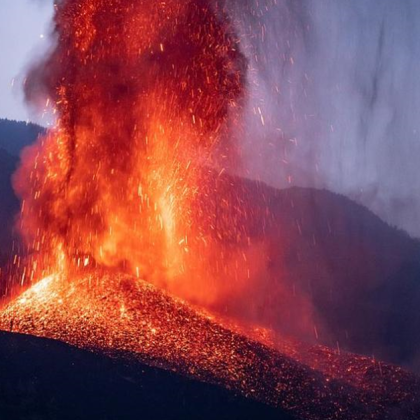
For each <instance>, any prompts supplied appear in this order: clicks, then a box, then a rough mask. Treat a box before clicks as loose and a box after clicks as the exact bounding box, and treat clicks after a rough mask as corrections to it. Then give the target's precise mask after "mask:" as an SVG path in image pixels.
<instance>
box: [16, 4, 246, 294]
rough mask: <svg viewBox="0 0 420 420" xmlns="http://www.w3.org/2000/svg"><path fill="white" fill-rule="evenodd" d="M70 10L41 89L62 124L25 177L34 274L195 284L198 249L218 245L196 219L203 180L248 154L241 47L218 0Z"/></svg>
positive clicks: (32, 80)
mask: <svg viewBox="0 0 420 420" xmlns="http://www.w3.org/2000/svg"><path fill="white" fill-rule="evenodd" d="M56 9H57V10H56V18H55V22H56V31H55V37H56V48H55V49H54V51H53V52H52V53H51V55H50V56H49V57H48V58H47V59H46V60H45V62H43V63H41V64H40V65H39V66H37V68H35V69H34V70H33V71H32V72H31V74H30V76H29V80H28V82H27V94H28V97H29V99H30V100H33V101H37V100H39V99H40V98H43V97H45V98H48V99H52V103H54V113H56V114H57V118H58V123H57V128H56V129H55V130H53V131H52V132H51V133H50V134H49V135H48V136H47V137H46V138H43V139H42V140H41V141H40V143H39V144H38V145H36V146H35V147H33V148H32V149H31V150H29V151H27V152H26V156H25V157H24V163H23V165H22V167H21V169H20V171H19V173H18V174H17V176H16V186H17V190H18V192H19V194H20V195H21V197H22V200H23V202H24V206H23V208H22V217H21V229H22V231H23V232H24V234H25V236H26V238H27V240H28V243H29V246H30V248H31V249H33V250H34V251H35V252H37V253H39V254H41V255H40V256H39V257H36V258H35V260H34V262H33V265H32V267H31V268H30V269H29V271H28V273H29V277H30V278H31V279H34V278H37V277H39V276H42V275H43V274H47V273H48V272H51V271H54V270H56V269H57V267H58V269H59V270H63V269H64V267H66V269H69V270H71V269H73V268H77V267H83V266H87V265H92V264H94V265H96V264H98V265H105V266H109V267H117V266H120V267H124V269H126V270H128V271H129V272H131V273H133V274H135V275H137V276H140V277H142V278H147V279H148V280H150V281H154V282H158V283H160V284H163V283H165V282H168V281H171V282H177V281H179V282H181V281H182V280H179V278H180V277H183V276H184V275H185V274H186V272H187V271H190V270H191V269H190V268H189V267H192V266H193V265H194V263H193V261H187V260H188V258H187V257H188V254H191V253H192V251H191V250H190V249H191V248H194V246H198V244H200V243H203V244H204V246H207V243H206V237H205V235H204V234H203V233H202V232H201V229H200V227H197V224H196V220H197V215H195V214H193V210H192V202H193V201H194V200H195V198H196V196H197V195H198V193H199V190H200V188H202V187H203V185H202V184H201V182H200V179H201V178H202V172H203V170H206V168H209V167H211V168H217V169H218V170H223V168H224V166H226V165H228V164H229V163H231V161H232V159H234V155H235V151H234V145H233V144H230V143H229V129H230V128H231V126H233V125H235V119H236V117H235V115H236V114H238V112H239V111H238V110H239V108H240V102H241V100H242V98H243V96H244V90H245V76H246V63H245V60H244V57H243V56H242V54H241V52H240V50H239V43H238V40H237V39H236V37H235V35H234V33H233V32H232V28H231V26H230V24H229V21H228V20H227V17H226V16H225V14H224V11H223V9H221V7H220V6H216V5H215V6H210V4H208V2H206V1H188V2H178V1H169V2H168V1H167V2H146V1H136V2H133V1H121V0H118V1H112V2H108V1H107V2H102V1H97V0H86V1H84V0H83V1H76V2H74V1H72V2H70V1H67V2H59V3H58V4H57V5H56ZM48 99H47V100H48ZM207 170H208V169H207ZM28 180H30V182H29V183H28ZM197 264H198V263H195V265H197ZM197 268H198V267H197ZM190 286H192V285H188V287H189V288H190Z"/></svg>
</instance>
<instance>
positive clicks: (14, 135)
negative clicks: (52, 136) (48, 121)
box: [0, 119, 45, 157]
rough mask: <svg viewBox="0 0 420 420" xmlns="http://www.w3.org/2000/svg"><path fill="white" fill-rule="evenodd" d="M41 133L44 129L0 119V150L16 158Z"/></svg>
mask: <svg viewBox="0 0 420 420" xmlns="http://www.w3.org/2000/svg"><path fill="white" fill-rule="evenodd" d="M43 133H45V128H43V127H41V126H39V125H36V124H33V123H28V124H27V123H25V122H22V121H11V120H5V119H0V148H1V149H5V150H6V151H7V152H8V153H9V154H11V155H13V156H15V157H18V156H19V154H20V152H21V151H22V149H23V148H24V147H26V146H29V145H30V144H32V143H33V142H34V141H35V140H36V139H37V137H38V136H39V135H40V134H43Z"/></svg>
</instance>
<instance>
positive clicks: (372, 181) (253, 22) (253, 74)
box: [229, 0, 420, 236]
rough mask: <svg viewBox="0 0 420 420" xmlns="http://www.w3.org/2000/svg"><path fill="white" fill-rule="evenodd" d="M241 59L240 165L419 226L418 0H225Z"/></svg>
mask: <svg viewBox="0 0 420 420" xmlns="http://www.w3.org/2000/svg"><path fill="white" fill-rule="evenodd" d="M229 3H230V5H231V10H232V14H233V15H234V16H235V21H236V24H237V26H238V28H239V31H240V32H241V41H242V45H243V47H244V50H245V51H246V52H247V56H248V59H249V61H250V67H251V69H250V78H251V91H250V100H249V103H248V109H247V111H246V114H245V115H246V117H245V121H246V124H247V127H246V129H244V133H245V134H246V135H245V137H246V141H245V150H244V159H245V161H246V164H245V165H244V167H245V168H246V174H247V175H248V176H250V177H253V178H258V179H261V180H263V181H266V182H268V183H270V184H271V185H274V186H276V187H287V186H289V185H298V186H310V187H319V188H324V187H325V188H327V189H330V190H332V191H336V192H340V193H344V194H346V195H347V196H349V197H351V198H353V199H356V200H358V201H359V202H361V203H362V204H364V205H366V206H368V207H369V208H370V209H371V210H373V211H374V212H375V213H377V214H378V215H379V216H380V217H382V218H383V219H385V220H386V221H388V222H389V223H391V224H394V225H397V226H398V227H400V228H403V229H405V230H407V231H408V232H409V233H410V234H411V235H415V236H419V235H420V228H419V226H420V223H419V222H420V216H419V214H420V212H419V209H420V195H419V194H418V193H417V191H418V190H419V188H420V171H419V170H418V156H419V154H420V127H419V123H418V110H419V109H420V83H419V82H418V74H419V72H420V44H419V43H418V41H417V40H418V39H419V37H420V33H419V32H420V26H419V25H418V22H419V18H420V4H419V3H418V2H417V1H415V0H402V1H398V2H395V1H393V0H384V1H381V2H378V1H375V0H354V1H344V0H342V1H333V0H326V1H316V0H300V1H290V0H278V1H274V0H273V1H272V0H265V1H263V2H261V1H256V0H250V1H248V2H247V3H246V4H244V2H242V1H238V0H230V2H229Z"/></svg>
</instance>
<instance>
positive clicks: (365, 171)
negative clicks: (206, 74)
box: [0, 0, 420, 237]
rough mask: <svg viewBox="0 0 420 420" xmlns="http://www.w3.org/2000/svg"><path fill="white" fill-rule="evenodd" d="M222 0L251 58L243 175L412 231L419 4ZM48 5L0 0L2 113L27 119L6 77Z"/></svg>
mask: <svg viewBox="0 0 420 420" xmlns="http://www.w3.org/2000/svg"><path fill="white" fill-rule="evenodd" d="M224 1H225V2H226V3H227V5H228V7H229V8H230V10H231V13H232V15H233V16H232V17H233V20H234V21H235V22H236V25H237V29H238V31H239V32H240V34H241V43H242V48H243V50H244V51H245V53H246V54H247V56H248V60H249V63H250V80H249V86H250V99H249V102H248V106H247V108H246V110H245V118H244V121H246V129H244V131H243V133H241V134H240V136H241V138H240V141H241V142H242V144H243V145H244V150H243V157H244V165H243V171H244V173H245V175H247V176H249V177H252V178H258V179H261V180H263V181H265V182H268V183H269V184H271V185H274V186H277V187H287V186H289V185H299V186H310V187H319V188H327V189H330V190H332V191H336V192H340V193H343V194H345V195H347V196H350V197H351V198H353V199H356V200H358V201H359V202H361V203H363V204H365V205H366V206H368V207H369V208H370V209H371V210H373V211H374V212H375V213H376V214H378V215H379V216H381V217H382V218H383V219H385V220H386V221H388V222H389V223H391V224H393V225H396V226H398V227H400V228H403V229H405V230H407V231H408V232H409V233H410V234H411V235H413V236H417V237H420V169H419V163H418V160H419V157H420V118H419V116H418V114H419V111H420V82H419V80H418V75H419V74H420V43H419V42H418V40H419V39H420V2H419V1H418V0H398V1H397V0H276V1H275V0H224ZM51 10H52V0H51V1H48V0H45V1H36V0H32V1H31V0H2V2H1V4H0V19H1V23H0V31H1V36H0V49H1V51H2V53H3V56H4V57H5V59H4V64H3V66H2V68H1V70H0V83H1V92H2V95H1V98H0V116H1V117H9V118H16V119H26V118H28V115H29V114H28V112H27V111H26V109H24V107H23V106H22V104H21V99H20V98H21V94H20V90H19V89H18V88H16V87H15V89H14V90H13V91H12V90H11V88H10V81H11V79H12V78H13V77H15V76H16V75H22V74H24V70H25V65H26V63H27V62H28V61H29V59H30V57H33V56H34V51H35V50H36V48H41V49H42V40H40V38H39V36H40V34H41V33H45V31H46V29H45V28H46V22H47V21H48V19H49V18H50V16H51ZM40 45H41V47H40ZM32 119H36V118H35V117H34V116H33V115H32ZM244 133H245V134H244Z"/></svg>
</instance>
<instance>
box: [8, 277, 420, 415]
mask: <svg viewBox="0 0 420 420" xmlns="http://www.w3.org/2000/svg"><path fill="white" fill-rule="evenodd" d="M0 328H1V329H4V330H12V331H14V332H20V333H27V334H33V335H37V336H42V337H48V338H54V339H58V340H61V341H64V342H67V343H70V344H73V345H75V346H77V347H81V348H85V349H89V350H92V351H100V352H104V353H106V354H109V355H111V356H114V357H129V358H134V359H137V360H140V361H142V362H146V363H148V364H151V365H154V366H159V367H162V368H164V369H170V370H174V371H176V372H178V373H180V374H184V375H187V376H190V377H193V378H197V379H200V380H203V381H207V382H211V383H215V384H218V385H221V386H224V387H227V388H229V389H233V390H235V391H237V392H240V393H242V394H243V395H245V396H247V397H250V398H254V399H257V400H260V401H263V402H265V403H267V404H270V405H274V406H278V407H282V408H284V409H286V410H288V411H290V412H292V413H293V414H295V415H296V416H298V417H299V418H303V419H319V420H321V419H322V420H327V419H346V420H352V419H363V420H365V419H368V418H369V419H378V420H383V419H386V418H393V419H394V418H398V419H399V418H400V419H404V420H408V419H413V420H414V419H417V418H418V417H416V416H417V414H418V411H417V410H418V409H419V407H420V406H419V403H420V382H419V380H418V379H416V378H414V377H412V376H411V375H409V374H408V373H406V372H404V371H403V370H402V369H399V368H395V367H391V366H387V365H384V364H380V363H377V362H375V361H373V360H370V359H368V358H363V357H357V356H353V355H350V354H344V355H342V356H337V355H335V354H334V353H333V352H331V351H329V350H328V349H324V348H322V347H316V348H305V347H302V346H300V348H299V349H298V347H297V346H296V345H293V344H291V343H289V344H287V345H286V343H283V349H284V351H285V352H286V353H281V352H279V351H277V350H274V349H273V348H270V347H268V346H266V345H263V344H261V343H259V342H257V341H255V340H252V339H250V338H247V337H246V336H245V335H242V334H239V333H236V332H233V331H232V330H229V329H227V328H226V327H223V326H222V325H221V324H220V323H218V322H217V321H215V320H214V318H213V317H208V316H206V314H203V313H201V312H200V311H197V310H196V309H194V308H192V307H190V306H189V305H187V304H186V303H184V302H182V301H180V300H178V299H175V298H172V297H171V296H169V295H167V294H165V293H163V292H162V291H160V290H159V289H157V288H155V287H154V286H152V285H150V284H149V283H146V282H144V281H142V280H139V279H137V278H133V277H130V276H127V275H121V274H116V273H113V272H103V271H95V272H91V273H89V274H85V275H84V276H80V277H78V278H72V279H71V280H69V279H67V278H64V277H60V276H58V275H57V276H51V277H48V278H46V279H44V280H42V282H40V283H39V284H38V285H36V286H35V287H33V288H32V289H30V290H28V291H27V292H25V293H24V294H23V295H22V296H21V297H19V298H18V299H16V300H15V301H14V302H13V303H11V304H9V305H8V306H7V307H6V308H5V309H4V310H3V312H2V313H1V315H0ZM304 359H307V360H310V361H311V362H310V363H311V366H308V364H307V363H306V362H305V360H304ZM313 368H316V370H314V369H313ZM397 409H398V412H397Z"/></svg>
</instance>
